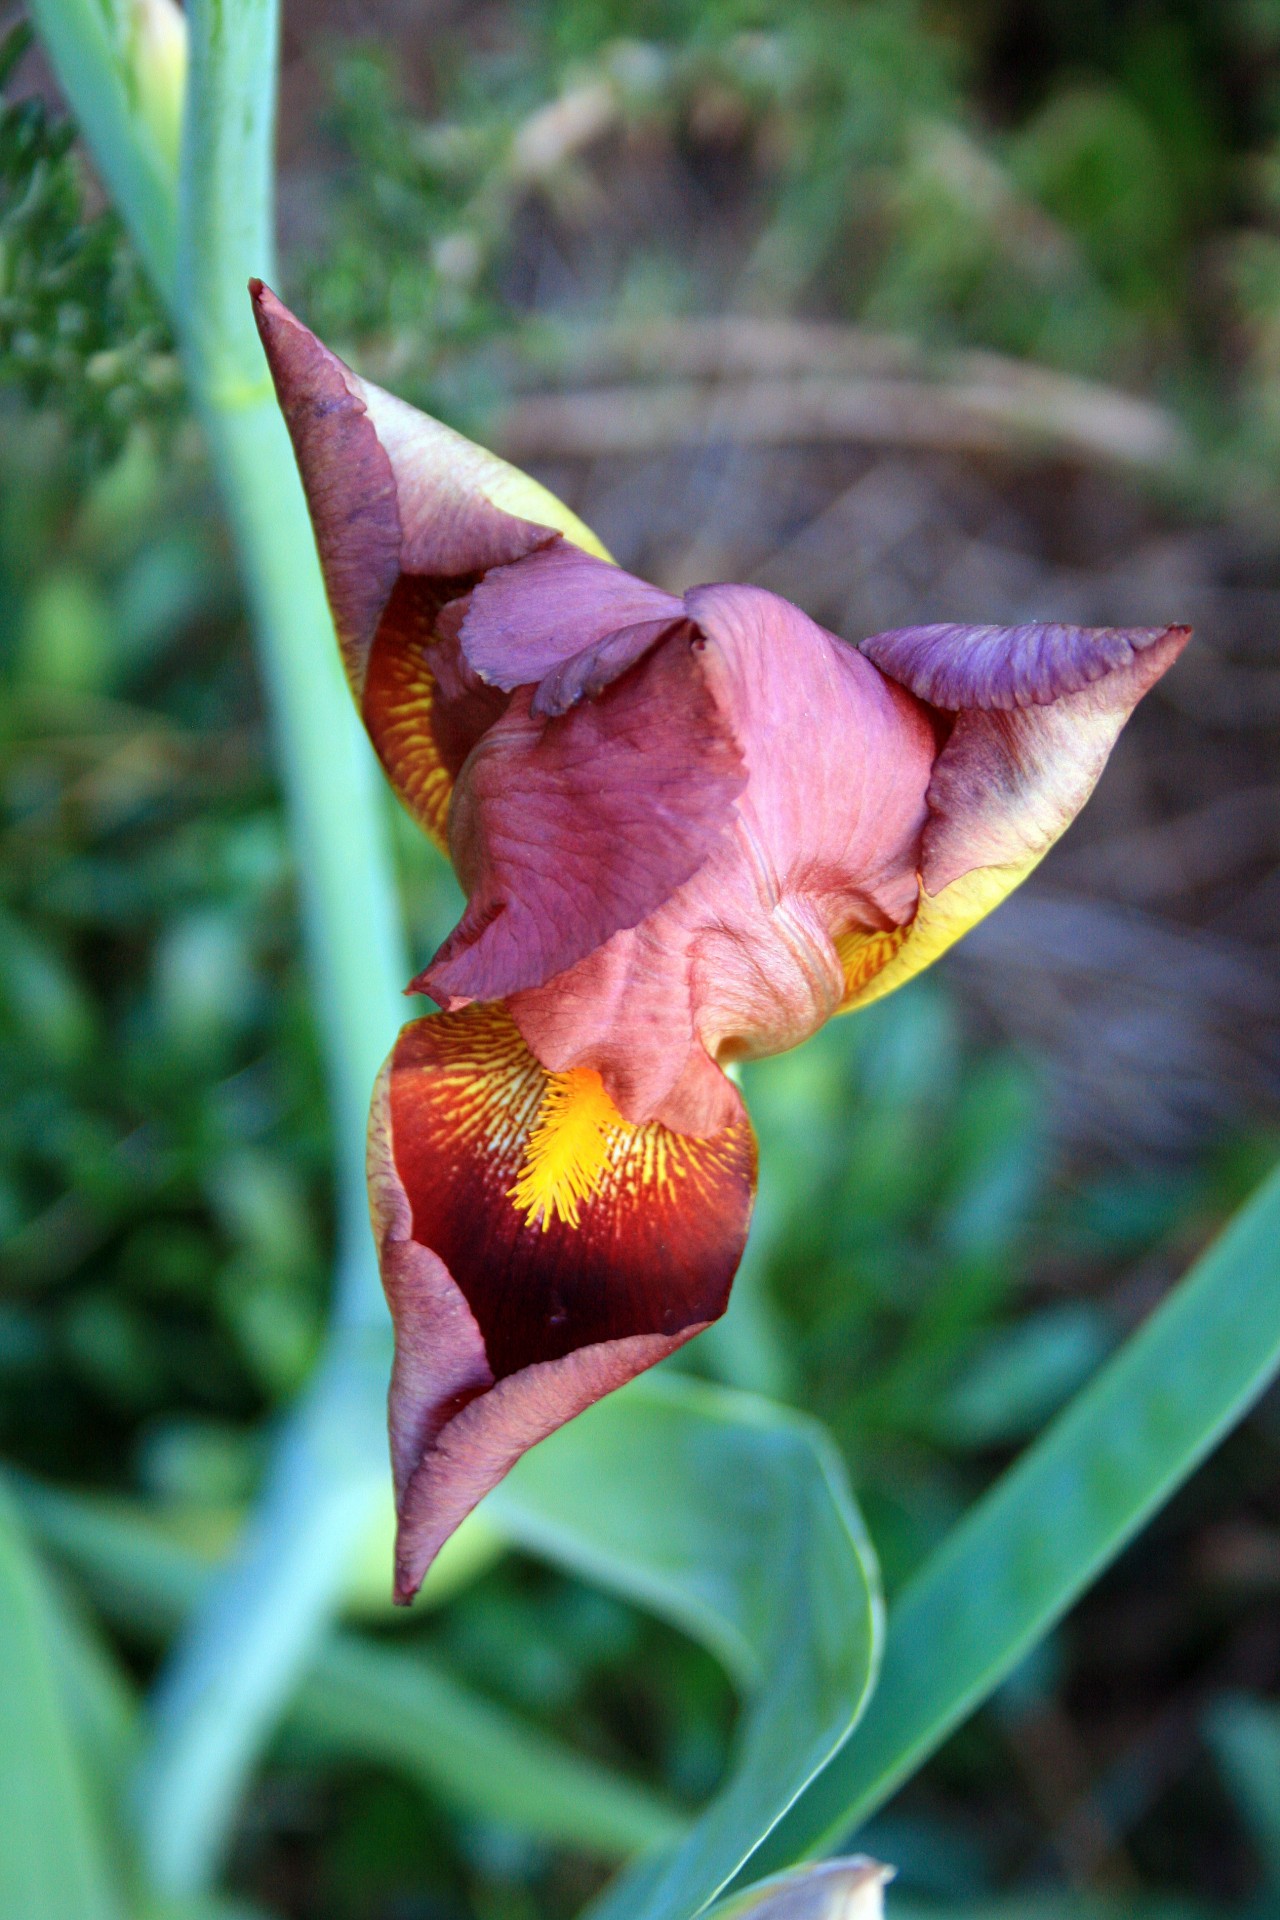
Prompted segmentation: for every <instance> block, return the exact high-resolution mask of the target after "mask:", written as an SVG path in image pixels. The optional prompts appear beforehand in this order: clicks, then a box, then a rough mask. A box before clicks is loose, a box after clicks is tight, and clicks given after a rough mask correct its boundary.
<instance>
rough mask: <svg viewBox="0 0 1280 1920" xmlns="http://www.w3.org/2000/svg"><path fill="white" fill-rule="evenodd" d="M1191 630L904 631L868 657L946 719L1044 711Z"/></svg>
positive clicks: (873, 646)
mask: <svg viewBox="0 0 1280 1920" xmlns="http://www.w3.org/2000/svg"><path fill="white" fill-rule="evenodd" d="M1175 631H1176V632H1179V633H1181V634H1182V635H1183V639H1184V641H1185V640H1186V638H1187V637H1189V634H1190V629H1189V628H1187V627H1180V628H1176V629H1175V628H1170V627H1065V626H1055V625H1052V624H1045V625H1028V626H1022V627H961V626H934V627H902V628H900V629H898V630H897V631H896V632H892V633H876V634H872V636H871V638H870V639H869V640H864V641H863V642H862V648H861V651H862V652H863V653H865V654H866V656H867V658H868V659H869V660H873V661H874V662H875V664H876V666H878V667H879V669H880V671H881V672H882V673H887V674H888V676H889V678H890V679H891V680H896V681H897V682H898V683H899V685H901V686H904V687H907V688H909V689H910V691H911V692H912V693H914V694H915V696H916V698H917V699H918V700H925V701H927V702H928V703H929V705H930V706H932V707H941V708H942V709H943V710H944V711H945V712H947V713H962V712H965V711H967V710H968V709H969V708H971V707H978V708H981V709H982V710H983V711H984V712H993V711H1009V710H1012V709H1015V708H1020V707H1040V706H1045V705H1047V704H1048V703H1049V702H1050V701H1053V700H1059V699H1061V698H1062V696H1063V695H1064V694H1068V693H1082V692H1083V691H1084V689H1085V688H1086V687H1090V686H1092V685H1093V683H1094V682H1095V681H1096V680H1102V679H1105V678H1106V676H1107V675H1108V674H1111V673H1115V672H1117V671H1118V670H1119V669H1120V668H1122V667H1128V666H1131V665H1132V664H1133V663H1134V662H1135V661H1136V660H1137V659H1138V658H1139V657H1140V656H1141V655H1142V654H1144V653H1146V652H1147V651H1148V650H1149V649H1150V648H1152V647H1158V646H1159V645H1161V643H1162V642H1163V641H1164V640H1165V639H1166V638H1167V637H1168V635H1169V634H1170V633H1172V632H1175Z"/></svg>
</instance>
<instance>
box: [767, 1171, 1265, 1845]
mask: <svg viewBox="0 0 1280 1920" xmlns="http://www.w3.org/2000/svg"><path fill="white" fill-rule="evenodd" d="M1278 1368H1280V1173H1278V1174H1275V1175H1273V1176H1272V1178H1271V1179H1270V1180H1269V1181H1267V1182H1266V1183H1265V1185H1264V1186H1263V1187H1262V1188H1261V1189H1260V1191H1259V1192H1258V1193H1257V1194H1256V1195H1255V1196H1254V1198H1253V1199H1252V1200H1251V1201H1250V1202H1249V1204H1248V1205H1247V1206H1245V1207H1244V1208H1243V1209H1242V1210H1241V1211H1240V1213H1239V1214H1237V1216H1236V1218H1235V1219H1234V1221H1233V1222H1232V1224H1231V1225H1230V1226H1229V1227H1228V1228H1227V1230H1226V1232H1225V1233H1223V1234H1222V1236H1221V1238H1220V1239H1219V1240H1217V1241H1216V1242H1215V1244H1214V1245H1213V1246H1212V1247H1211V1248H1210V1249H1209V1251H1208V1252H1207V1253H1205V1254H1204V1255H1203V1256H1202V1258H1201V1259H1200V1260H1198V1261H1197V1262H1196V1264H1195V1266H1194V1267H1193V1268H1192V1270H1191V1272H1190V1273H1189V1274H1188V1275H1187V1277H1186V1279H1184V1280H1183V1282H1182V1283H1181V1285H1180V1286H1179V1287H1178V1288H1177V1289H1176V1291H1175V1292H1174V1293H1173V1294H1172V1295H1171V1296H1170V1298H1169V1299H1168V1300H1166V1301H1165V1302H1164V1304H1163V1305H1162V1306H1161V1307H1160V1308H1159V1309H1158V1310H1157V1311H1156V1312H1155V1313H1154V1314H1152V1316H1151V1318H1150V1320H1149V1321H1148V1322H1147V1324H1146V1325H1145V1326H1144V1327H1143V1328H1142V1329H1141V1330H1140V1331H1139V1332H1138V1333H1136V1334H1135V1335H1134V1336H1133V1338H1132V1339H1131V1340H1130V1341H1129V1342H1128V1343H1127V1345H1126V1346H1125V1347H1124V1348H1123V1349H1122V1351H1121V1352H1120V1353H1118V1354H1117V1355H1116V1356H1115V1358H1114V1359H1113V1360H1111V1361H1110V1362H1109V1363H1108V1365H1107V1366H1105V1367H1104V1368H1103V1369H1102V1371H1101V1372H1100V1373H1099V1375H1098V1376H1097V1378H1096V1379H1095V1380H1094V1381H1093V1383H1092V1384H1091V1385H1090V1386H1089V1387H1087V1388H1086V1389H1085V1390H1084V1392H1082V1393H1081V1394H1080V1395H1079V1396H1078V1397H1077V1398H1076V1399H1075V1400H1074V1401H1073V1402H1072V1404H1071V1405H1070V1406H1069V1407H1068V1408H1067V1409H1066V1411H1065V1412H1064V1413H1063V1414H1062V1415H1061V1416H1060V1417H1059V1418H1058V1419H1057V1420H1056V1421H1055V1422H1054V1423H1053V1425H1052V1426H1051V1427H1050V1428H1049V1429H1048V1430H1047V1432H1046V1433H1045V1434H1044V1435H1043V1436H1042V1438H1041V1439H1040V1440H1039V1441H1038V1442H1037V1443H1036V1444H1035V1445H1034V1446H1033V1447H1031V1448H1030V1449H1029V1450H1028V1451H1027V1453H1025V1454H1024V1455H1023V1456H1022V1458H1021V1459H1020V1460H1019V1461H1018V1462H1017V1464H1016V1465H1015V1466H1014V1467H1012V1468H1011V1469H1010V1471H1009V1472H1008V1473H1006V1474H1005V1475H1004V1476H1003V1478H1002V1479H1000V1480H999V1481H998V1482H997V1483H996V1485H995V1487H993V1488H992V1490H991V1492H990V1493H988V1494H987V1495H986V1496H985V1497H984V1498H983V1499H982V1500H980V1501H979V1502H978V1503H977V1505H976V1506H975V1507H974V1508H973V1510H972V1511H971V1512H970V1513H969V1514H968V1515H967V1516H966V1517H965V1519H964V1520H963V1521H962V1522H961V1523H960V1525H959V1526H958V1527H957V1528H956V1529H955V1531H954V1533H952V1534H951V1535H950V1537H949V1538H948V1539H947V1540H946V1541H944V1543H943V1545H942V1546H941V1548H940V1549H939V1550H938V1552H937V1553H936V1554H935V1555H934V1556H933V1558H932V1559H931V1560H929V1561H928V1562H927V1563H926V1565H925V1566H924V1567H923V1568H922V1570H921V1571H920V1573H919V1574H918V1575H917V1577H916V1578H915V1579H914V1580H913V1581H912V1582H911V1584H910V1585H909V1587H908V1588H907V1589H906V1591H905V1592H904V1593H903V1595H902V1598H901V1599H900V1600H899V1601H898V1603H897V1605H896V1606H895V1607H894V1609H893V1612H892V1615H891V1617H890V1622H889V1635H888V1644H887V1648H886V1652H885V1660H884V1668H883V1671H882V1673H881V1676H880V1682H879V1685H878V1687H877V1690H876V1694H875V1698H874V1699H873V1701H872V1703H871V1706H870V1708H869V1710H868V1712H867V1715H866V1718H865V1720H864V1721H863V1723H862V1725H861V1727H860V1728H859V1730H858V1734H857V1737H856V1738H855V1739H854V1740H853V1741H852V1742H851V1743H850V1744H849V1746H848V1747H846V1749H845V1750H844V1752H843V1753H842V1754H840V1756H839V1758H838V1759H837V1760H836V1761H835V1762H834V1763H833V1765H832V1766H830V1767H829V1768H828V1769H827V1770H826V1772H825V1773H824V1774H823V1775H822V1776H821V1777H820V1779H819V1780H817V1781H816V1782H815V1784H814V1786H813V1787H812V1788H811V1789H810V1791H809V1792H808V1793H807V1794H806V1795H805V1797H804V1799H803V1800H802V1801H801V1802H800V1804H799V1805H798V1806H797V1807H796V1808H795V1809H794V1811H793V1812H792V1813H791V1815H790V1816H789V1818H788V1819H787V1820H786V1821H785V1822H784V1823H783V1825H782V1826H781V1827H780V1828H779V1829H778V1831H777V1832H776V1833H775V1834H774V1835H773V1836H772V1838H771V1840H770V1841H769V1843H768V1845H767V1846H766V1847H765V1848H764V1849H763V1850H762V1855H761V1860H760V1862H759V1868H760V1870H762V1871H766V1872H767V1871H770V1870H774V1869H776V1868H779V1867H782V1866H786V1865H790V1864H791V1863H792V1862H794V1861H796V1860H798V1859H801V1858H803V1857H804V1856H805V1855H807V1854H811V1853H815V1852H818V1851H820V1850H821V1849H823V1848H826V1847H829V1846H832V1845H835V1844H839V1843H840V1842H842V1841H843V1840H844V1839H845V1838H846V1837H847V1836H848V1835H849V1834H850V1833H851V1832H852V1831H853V1830H854V1828H855V1827H856V1826H857V1825H858V1824H859V1823H860V1822H861V1821H863V1820H865V1819H866V1818H867V1816H868V1815H869V1814H870V1813H872V1812H874V1810H875V1809H876V1808H877V1807H879V1806H881V1805H883V1803H884V1802H885V1801H886V1800H887V1799H888V1798H889V1796H890V1795H891V1794H892V1793H893V1791H894V1790H895V1788H896V1787H898V1786H899V1785H900V1784H901V1782H902V1781H903V1780H905V1779H906V1778H907V1777H908V1775H909V1774H911V1773H913V1772H914V1771H915V1769H916V1768H917V1767H918V1766H920V1764H921V1763H922V1762H923V1761H924V1760H925V1759H926V1758H927V1757H928V1755H929V1754H931V1753H932V1752H933V1751H934V1749H935V1748H936V1747H938V1746H939V1745H940V1744H941V1742H942V1741H943V1740H945V1738H946V1737H947V1735H948V1734H949V1733H950V1732H951V1731H952V1729H953V1728H955V1727H956V1726H958V1725H959V1724H960V1722H961V1721H962V1720H964V1719H965V1718H967V1716H968V1715H969V1714H971V1713H972V1712H973V1710H974V1709H975V1707H977V1706H979V1705H980V1704H981V1702H982V1701H983V1700H985V1699H986V1698H987V1697H988V1695H989V1694H990V1693H991V1692H992V1690H993V1688H995V1687H997V1686H998V1685H999V1684H1000V1682H1001V1681H1002V1680H1003V1679H1004V1678H1005V1676H1006V1675H1007V1674H1008V1673H1009V1672H1010V1671H1011V1670H1012V1669H1013V1668H1014V1667H1015V1666H1016V1665H1017V1663H1018V1661H1019V1660H1020V1659H1021V1658H1022V1657H1023V1655H1024V1654H1025V1653H1026V1652H1027V1651H1028V1650H1029V1649H1030V1648H1031V1647H1032V1646H1034V1645H1035V1643H1036V1642H1037V1641H1038V1640H1039V1639H1040V1638H1041V1637H1042V1636H1043V1635H1044V1634H1045V1633H1046V1632H1047V1631H1048V1630H1049V1628H1050V1627H1051V1626H1053V1624H1054V1623H1055V1621H1057V1620H1059V1619H1060V1618H1061V1616H1062V1615H1063V1613H1065V1611H1066V1610H1067V1608H1068V1607H1069V1606H1071V1604H1072V1603H1073V1601H1074V1600H1076V1599H1077V1597H1078V1596H1079V1595H1080V1594H1081V1593H1082V1592H1083V1591H1084V1589H1085V1588H1086V1587H1087V1586H1088V1585H1089V1583H1090V1582H1091V1581H1092V1580H1094V1579H1096V1578H1097V1576H1098V1574H1099V1573H1101V1572H1102V1570H1103V1568H1104V1567H1106V1566H1108V1565H1109V1564H1110V1562H1111V1561H1112V1560H1113V1559H1114V1558H1115V1556H1116V1555H1117V1554H1118V1553H1119V1552H1120V1550H1121V1548H1122V1547H1123V1546H1124V1545H1125V1543H1126V1542H1127V1541H1128V1540H1130V1539H1132V1537H1133V1535H1134V1534H1135V1533H1136V1532H1137V1530H1138V1528H1139V1527H1141V1526H1142V1524H1143V1523H1144V1521H1146V1520H1147V1519H1149V1518H1150V1516H1151V1515H1152V1514H1153V1513H1154V1512H1156V1510H1157V1509H1158V1508H1159V1507H1160V1506H1161V1505H1162V1504H1163V1503H1164V1502H1165V1501H1166V1500H1167V1499H1168V1498H1169V1496H1170V1495H1171V1494H1172V1493H1173V1492H1174V1491H1175V1490H1176V1489H1177V1488H1178V1487H1179V1486H1181V1485H1182V1483H1183V1481H1184V1480H1185V1479H1186V1478H1187V1476H1188V1475H1189V1474H1191V1473H1192V1472H1193V1471H1194V1470H1195V1468H1196V1467H1197V1466H1198V1465H1199V1463H1200V1462H1201V1461H1202V1460H1203V1459H1204V1457H1205V1455H1206V1454H1207V1453H1208V1452H1209V1451H1210V1450H1211V1448H1212V1447H1214V1446H1215V1445H1216V1444H1217V1442H1218V1441H1219V1440H1220V1439H1221V1438H1222V1437H1223V1435H1224V1434H1226V1433H1227V1432H1229V1431H1230V1429H1231V1428H1232V1427H1233V1426H1234V1425H1235V1424H1236V1422H1237V1421H1238V1420H1240V1419H1241V1418H1242V1417H1243V1416H1244V1414H1245V1413H1247V1411H1248V1410H1249V1408H1250V1407H1251V1406H1252V1405H1253V1403H1254V1402H1255V1401H1256V1400H1257V1398H1258V1396H1259V1395H1260V1394H1261V1393H1262V1391H1263V1390H1264V1388H1265V1387H1266V1386H1267V1385H1268V1384H1269V1382H1270V1381H1271V1379H1272V1378H1273V1377H1274V1375H1275V1373H1276V1371H1277V1369H1278Z"/></svg>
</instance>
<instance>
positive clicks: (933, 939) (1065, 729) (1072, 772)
mask: <svg viewBox="0 0 1280 1920" xmlns="http://www.w3.org/2000/svg"><path fill="white" fill-rule="evenodd" d="M1189 638H1190V629H1189V628H1188V627H1151V628H1123V629H1109V628H1101V629H1098V628H1087V627H1064V626H1022V627H1005V628H1001V627H955V626H938V627H909V628H905V629H903V630H902V631H900V632H896V633H882V634H876V635H874V636H873V637H872V638H871V639H869V640H865V641H864V642H863V643H862V651H863V652H864V653H865V654H866V655H867V657H868V658H869V659H871V660H873V661H874V662H875V664H876V665H877V666H878V667H879V668H880V670H881V671H882V672H883V673H885V674H888V675H889V676H890V678H892V679H894V680H897V681H899V682H900V683H901V684H902V685H903V686H905V687H907V688H908V689H909V690H910V691H911V692H912V693H913V694H915V695H916V697H917V698H918V699H920V700H922V701H924V702H927V703H928V704H929V705H930V706H932V707H934V708H936V709H938V710H939V712H940V714H942V715H945V716H952V715H953V716H954V720H953V722H952V727H951V732H950V734H949V737H948V738H947V739H946V742H945V745H944V746H943V748H942V751H941V752H940V754H939V756H938V760H937V764H936V765H935V767H934V770H933V775H932V778H931V780H930V782H929V791H928V803H929V822H928V825H927V827H926V828H925V833H924V840H923V845H922V852H921V873H920V879H921V897H920V907H919V910H918V912H917V914H916V916H915V919H914V921H913V922H912V924H911V926H910V927H909V928H908V929H906V930H905V932H904V933H903V934H902V935H901V936H899V937H898V938H897V939H895V940H894V941H892V942H891V943H885V942H881V943H880V944H879V945H877V944H876V943H875V942H874V941H853V942H847V943H846V946H845V951H844V957H845V962H846V975H847V979H848V993H847V996H846V1001H845V1005H846V1006H853V1005H861V1004H863V1003H865V1002H867V1001H869V1000H874V999H879V998H880V997H881V995H883V994H885V993H888V992H890V991H892V989H893V988H894V987H897V986H900V985H901V984H902V983H903V981H904V980H907V979H910V978H911V976H912V975H913V974H915V973H918V972H919V971H920V969H921V968H922V967H925V966H928V965H929V964H930V963H931V962H932V961H933V960H935V959H937V958H938V956H939V955H940V954H941V953H943V952H945V951H946V949H947V948H948V947H949V946H951V945H953V944H954V942H955V941H956V940H958V939H959V938H960V937H961V936H962V935H963V934H965V933H967V932H968V931H969V929H970V927H972V926H974V925H975V924H976V923H977V921H978V920H980V919H982V918H983V917H984V916H985V915H986V914H988V913H990V912H991V910H992V909H993V908H994V907H996V906H998V905H999V904H1000V902H1001V900H1003V899H1004V898H1005V897H1006V896H1007V895H1008V894H1009V893H1011V892H1012V891H1013V889H1014V888H1015V887H1016V886H1018V885H1020V884H1021V882H1022V881H1023V880H1024V879H1025V878H1026V877H1027V875H1028V874H1029V873H1030V872H1031V871H1032V869H1033V868H1034V867H1035V866H1037V865H1038V864H1039V862H1040V861H1041V860H1042V859H1043V857H1044V855H1045V854H1046V853H1047V852H1048V850H1049V848H1050V847H1051V846H1052V845H1053V843H1054V841H1055V840H1057V839H1058V838H1059V837H1060V836H1061V834H1062V833H1063V832H1064V831H1065V830H1066V828H1067V827H1068V826H1070V824H1071V822H1072V820H1074V818H1075V816H1076V814H1077V813H1079V811H1080V809H1081V807H1082V806H1083V805H1084V803H1085V801H1086V800H1087V799H1088V798H1089V795H1090V794H1091V793H1092V791H1093V789H1094V787H1095V785H1096V784H1097V781H1098V777H1099V775H1100V774H1101V772H1102V769H1103V767H1104V766H1105V765H1106V762H1107V758H1108V755H1109V754H1110V752H1111V749H1112V747H1113V746H1114V745H1115V742H1116V738H1117V736H1118V734H1119V732H1120V729H1121V728H1122V727H1123V725H1124V723H1125V721H1126V720H1127V719H1128V718H1129V715H1130V714H1131V713H1132V712H1133V709H1134V708H1135V707H1136V706H1137V704H1138V702H1139V700H1141V698H1142V697H1143V695H1144V694H1145V693H1147V692H1148V691H1149V690H1150V688H1151V687H1152V686H1154V684H1155V682H1156V681H1157V680H1158V679H1159V678H1160V676H1161V675H1162V674H1163V673H1166V672H1167V671H1168V669H1169V668H1170V667H1171V666H1172V665H1173V663H1174V661H1175V660H1176V659H1177V657H1178V655H1179V654H1180V653H1181V651H1182V649H1183V647H1184V646H1185V645H1186V643H1187V641H1188V639H1189Z"/></svg>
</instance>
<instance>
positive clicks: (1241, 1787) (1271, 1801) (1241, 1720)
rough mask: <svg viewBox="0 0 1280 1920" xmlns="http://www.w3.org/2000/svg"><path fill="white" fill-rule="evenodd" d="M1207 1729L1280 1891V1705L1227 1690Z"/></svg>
mask: <svg viewBox="0 0 1280 1920" xmlns="http://www.w3.org/2000/svg"><path fill="white" fill-rule="evenodd" d="M1205 1733H1206V1735H1207V1737H1208V1741H1209V1746H1210V1748H1211V1750H1212V1753H1213V1757H1214V1759H1215V1760H1216V1761H1217V1763H1218V1771H1219V1773H1220V1774H1221V1775H1222V1778H1223V1782H1224V1784H1225V1785H1226V1787H1227V1789H1228V1791H1229V1793H1230V1794H1231V1798H1232V1800H1233V1801H1234V1802H1235V1805H1236V1809H1237V1811H1238V1812H1239V1815H1240V1818H1241V1819H1242V1821H1243V1822H1244V1824H1245V1826H1246V1827H1247V1828H1248V1830H1249V1833H1250V1835H1251V1837H1252V1839H1253V1843H1254V1846H1255V1847H1256V1848H1257V1850H1258V1853H1259V1855H1260V1856H1261V1859H1262V1862H1263V1865H1264V1866H1265V1867H1266V1870H1267V1879H1268V1882H1269V1883H1270V1885H1271V1888H1272V1890H1273V1891H1274V1892H1276V1893H1280V1707H1277V1706H1275V1705H1274V1703H1272V1702H1270V1701H1262V1700H1250V1699H1248V1698H1247V1697H1246V1696H1245V1695H1243V1694H1226V1695H1224V1696H1223V1698H1222V1699H1221V1700H1217V1701H1215V1702H1214V1704H1213V1706H1212V1707H1211V1708H1210V1710H1209V1715H1208V1719H1207V1720H1206V1722H1205Z"/></svg>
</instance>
